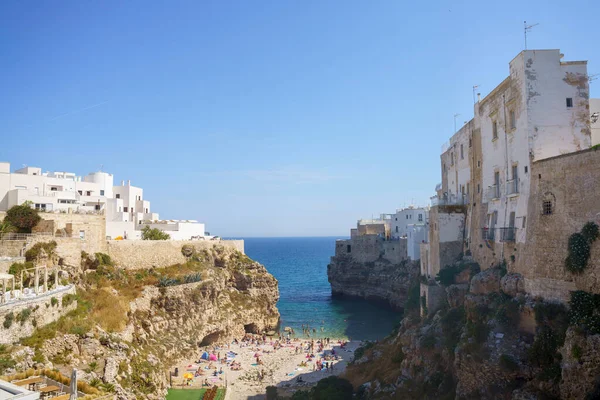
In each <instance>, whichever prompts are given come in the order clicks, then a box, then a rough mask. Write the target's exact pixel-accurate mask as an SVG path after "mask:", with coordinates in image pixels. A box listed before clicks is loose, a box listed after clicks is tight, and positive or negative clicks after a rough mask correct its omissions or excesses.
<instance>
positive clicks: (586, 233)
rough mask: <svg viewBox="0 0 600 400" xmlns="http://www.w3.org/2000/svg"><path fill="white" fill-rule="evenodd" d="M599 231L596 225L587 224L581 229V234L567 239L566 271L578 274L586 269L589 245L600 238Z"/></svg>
mask: <svg viewBox="0 0 600 400" xmlns="http://www.w3.org/2000/svg"><path fill="white" fill-rule="evenodd" d="M599 231H600V229H599V228H598V225H597V224H596V223H594V222H588V223H586V224H585V225H584V226H583V228H582V229H581V233H574V234H572V235H571V236H570V237H569V243H568V254H567V258H566V260H565V268H567V270H569V271H571V272H573V273H580V272H582V271H583V270H584V269H585V268H586V267H587V263H588V260H589V258H590V250H591V244H592V243H593V242H594V241H595V240H596V239H598V236H600V232H599Z"/></svg>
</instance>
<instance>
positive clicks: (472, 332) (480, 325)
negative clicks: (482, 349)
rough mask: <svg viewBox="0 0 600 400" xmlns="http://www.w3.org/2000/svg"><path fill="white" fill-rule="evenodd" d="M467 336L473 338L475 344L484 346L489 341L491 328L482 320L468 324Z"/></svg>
mask: <svg viewBox="0 0 600 400" xmlns="http://www.w3.org/2000/svg"><path fill="white" fill-rule="evenodd" d="M466 327H467V336H469V337H472V338H473V339H474V340H475V343H477V344H482V343H485V341H486V340H487V337H488V334H489V333H490V327H489V326H488V325H487V324H486V323H485V322H484V321H482V320H477V321H468V322H467V325H466Z"/></svg>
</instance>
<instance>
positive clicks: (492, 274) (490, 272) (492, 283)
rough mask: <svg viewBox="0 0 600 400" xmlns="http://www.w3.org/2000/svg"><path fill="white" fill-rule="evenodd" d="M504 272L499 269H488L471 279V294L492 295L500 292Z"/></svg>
mask: <svg viewBox="0 0 600 400" xmlns="http://www.w3.org/2000/svg"><path fill="white" fill-rule="evenodd" d="M500 279H502V272H501V271H500V269H498V268H490V269H486V270H485V271H482V272H480V273H478V274H477V275H475V276H474V277H473V279H471V293H473V294H490V293H493V292H499V291H500Z"/></svg>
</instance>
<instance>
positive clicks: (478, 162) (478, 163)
mask: <svg viewBox="0 0 600 400" xmlns="http://www.w3.org/2000/svg"><path fill="white" fill-rule="evenodd" d="M477 168H481V160H477Z"/></svg>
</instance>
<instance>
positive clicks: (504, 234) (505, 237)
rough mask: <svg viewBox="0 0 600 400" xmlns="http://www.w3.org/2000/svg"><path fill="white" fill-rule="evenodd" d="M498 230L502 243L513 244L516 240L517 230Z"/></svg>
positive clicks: (510, 228) (511, 228)
mask: <svg viewBox="0 0 600 400" xmlns="http://www.w3.org/2000/svg"><path fill="white" fill-rule="evenodd" d="M498 229H499V230H500V240H501V241H503V242H514V241H515V239H516V238H517V228H514V227H509V228H498Z"/></svg>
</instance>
